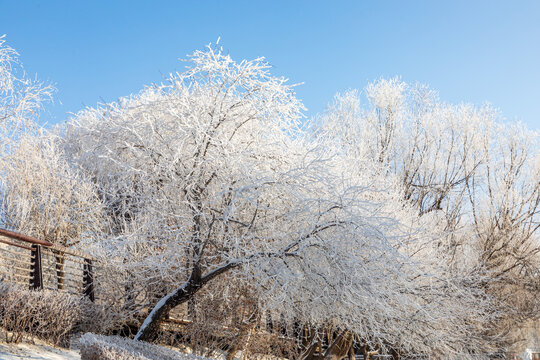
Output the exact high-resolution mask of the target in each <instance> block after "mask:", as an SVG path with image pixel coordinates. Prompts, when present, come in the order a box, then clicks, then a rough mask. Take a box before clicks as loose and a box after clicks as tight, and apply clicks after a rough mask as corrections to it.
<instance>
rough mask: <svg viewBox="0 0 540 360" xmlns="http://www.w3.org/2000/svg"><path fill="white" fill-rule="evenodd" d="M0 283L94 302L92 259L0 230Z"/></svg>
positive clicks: (28, 237)
mask: <svg viewBox="0 0 540 360" xmlns="http://www.w3.org/2000/svg"><path fill="white" fill-rule="evenodd" d="M0 280H3V281H6V282H11V283H16V284H19V285H22V286H28V287H29V288H30V289H50V290H60V291H65V292H67V293H70V294H73V295H82V294H84V295H86V296H87V297H88V298H89V299H90V300H92V301H94V297H95V294H94V265H93V259H92V258H91V257H89V256H87V255H85V254H82V253H80V252H78V251H75V250H73V249H69V248H66V247H63V246H58V245H55V244H52V243H50V242H47V241H43V240H39V239H36V238H33V237H30V236H26V235H23V234H19V233H16V232H13V231H9V230H5V229H0Z"/></svg>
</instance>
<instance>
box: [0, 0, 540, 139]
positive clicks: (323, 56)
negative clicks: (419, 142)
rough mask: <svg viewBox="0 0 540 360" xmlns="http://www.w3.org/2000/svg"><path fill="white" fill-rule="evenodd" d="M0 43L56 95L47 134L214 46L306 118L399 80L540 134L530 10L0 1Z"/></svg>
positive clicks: (535, 25) (539, 12) (481, 4)
mask: <svg viewBox="0 0 540 360" xmlns="http://www.w3.org/2000/svg"><path fill="white" fill-rule="evenodd" d="M0 34H7V40H8V43H9V44H10V45H11V46H12V47H14V48H15V49H17V50H18V51H19V52H20V54H21V59H22V62H23V63H24V65H25V68H26V70H27V72H29V73H30V74H37V76H38V77H39V78H40V79H43V80H46V81H49V82H52V83H55V84H56V87H57V89H58V92H57V94H56V100H55V104H53V105H50V106H48V108H47V112H46V113H45V114H44V116H43V119H44V120H45V121H47V122H48V123H56V122H60V121H62V120H64V119H65V118H66V113H67V112H76V111H77V110H79V109H81V108H82V107H84V106H94V105H95V104H96V103H97V102H101V101H113V100H116V99H117V98H118V97H120V96H125V95H128V94H130V93H132V92H137V91H138V90H140V89H141V88H142V87H143V86H144V85H147V84H150V83H153V82H160V81H161V80H162V78H163V76H164V75H166V74H168V73H169V72H171V71H175V70H182V68H183V64H182V63H181V62H179V61H177V59H178V58H182V57H185V55H186V54H189V53H191V52H193V50H195V49H199V48H202V47H203V46H204V45H206V44H208V43H210V42H214V41H215V40H216V39H217V38H218V36H220V37H221V39H222V44H223V46H224V48H225V49H227V50H228V51H229V52H230V54H231V55H232V57H233V58H235V59H237V60H240V59H243V58H248V59H251V58H254V57H258V56H265V57H266V58H267V59H268V61H269V62H270V63H271V64H272V65H273V66H274V67H275V68H274V70H273V73H274V74H276V75H283V76H286V77H288V78H290V79H291V81H292V82H303V83H304V85H302V86H300V87H299V88H297V94H298V96H299V97H300V98H301V99H303V101H304V103H305V105H306V106H307V107H308V113H307V115H308V116H311V115H314V114H316V113H318V112H320V111H322V110H323V109H324V108H325V106H326V104H328V102H330V101H331V100H332V97H333V95H334V94H335V93H336V92H338V91H344V90H347V89H350V88H363V87H364V86H365V85H366V84H367V83H368V82H370V81H372V80H374V79H377V78H379V77H391V76H395V75H400V76H401V77H402V78H403V79H404V80H405V81H408V82H416V81H418V82H422V83H427V84H429V85H430V86H431V87H433V88H434V89H437V90H438V91H439V92H440V95H441V98H442V99H443V100H446V101H449V102H473V103H476V104H480V103H483V102H485V101H488V102H490V103H492V104H494V105H495V106H496V107H498V108H500V109H501V110H502V112H503V114H504V115H505V116H506V117H507V118H508V119H511V120H512V119H516V118H517V119H520V120H522V121H524V122H525V123H527V124H528V125H529V126H530V127H531V128H534V129H537V130H540V1H534V0H531V1H510V0H508V1H494V0H492V1H487V0H485V1H481V0H479V1H461V0H458V1H456V0H453V1H384V0H381V1H376V0H371V1H338V0H335V1H314V0H312V1H293V0H288V1H277V0H273V1H256V0H250V1H233V0H228V1H215V0H213V1H212V0H199V1H195V0H193V1H189V2H188V1H158V0H154V1H136V0H131V1H96V0H93V1H76V0H70V1H53V0H48V1H17V0H11V1H10V0H0Z"/></svg>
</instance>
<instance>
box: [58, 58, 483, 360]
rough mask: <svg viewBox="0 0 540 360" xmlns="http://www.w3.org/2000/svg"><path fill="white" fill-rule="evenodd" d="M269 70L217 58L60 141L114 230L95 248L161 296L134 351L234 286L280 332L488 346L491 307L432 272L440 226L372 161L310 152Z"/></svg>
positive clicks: (380, 145)
mask: <svg viewBox="0 0 540 360" xmlns="http://www.w3.org/2000/svg"><path fill="white" fill-rule="evenodd" d="M268 68H269V67H268V65H267V64H266V63H265V62H264V60H263V59H256V60H253V61H242V62H239V63H237V62H235V61H233V60H232V59H231V58H230V57H229V56H228V55H224V54H223V53H222V52H221V51H220V50H219V49H215V48H212V47H209V48H208V49H207V50H206V51H197V52H195V53H194V55H193V56H192V57H191V58H190V67H189V68H188V70H187V71H186V72H184V73H182V74H174V75H171V77H170V78H169V81H168V82H167V83H166V84H164V85H157V86H152V87H149V88H147V89H145V90H144V91H142V92H141V93H140V94H137V95H134V96H132V97H130V98H126V99H122V100H120V101H119V102H117V103H112V104H108V105H106V106H103V107H101V108H98V109H88V110H86V111H83V112H81V113H79V114H77V116H76V117H75V118H74V119H73V120H72V121H71V122H70V124H68V126H67V128H66V132H65V148H66V151H67V152H68V153H69V154H70V157H71V158H72V159H73V161H74V162H76V163H77V164H79V166H80V167H81V168H82V169H84V172H85V174H86V176H88V177H89V178H91V179H93V181H94V182H95V184H96V186H97V188H98V192H99V196H100V198H101V199H103V201H104V202H105V204H106V207H107V211H108V213H109V215H110V217H111V218H113V222H114V232H115V234H116V236H115V237H114V238H113V237H111V238H110V239H109V241H105V242H100V243H99V244H98V246H99V247H100V248H101V251H104V252H105V253H107V254H108V256H107V259H108V261H110V262H114V263H115V264H117V266H118V267H119V268H122V269H125V272H126V273H129V274H132V277H131V280H130V281H131V283H130V284H129V285H128V286H127V287H126V288H127V289H133V290H136V288H138V287H141V286H146V287H151V288H153V289H159V292H158V294H157V295H158V296H157V297H158V298H157V299H154V300H153V301H152V302H151V305H152V306H153V310H151V311H150V312H149V315H148V317H147V319H146V320H145V321H144V323H143V325H142V326H141V328H140V330H139V332H138V334H137V336H136V338H137V339H139V340H150V339H152V338H153V337H154V336H155V334H156V331H157V329H158V327H159V324H160V322H161V320H162V319H164V318H165V317H166V316H167V315H168V314H169V312H170V311H171V309H173V308H174V307H176V306H178V305H180V304H183V303H185V302H187V301H190V300H192V299H193V298H194V295H195V294H196V293H197V292H198V291H199V290H200V289H202V288H203V287H206V288H208V287H211V284H212V281H217V280H219V279H220V278H221V279H222V278H227V277H238V278H240V279H242V280H243V281H248V283H249V284H250V288H251V289H253V291H254V293H255V294H257V297H258V299H259V301H260V304H259V306H260V307H261V308H263V309H266V310H268V311H275V312H279V313H280V316H281V317H282V318H283V319H284V321H288V322H301V323H303V324H307V326H310V327H312V328H314V329H318V328H323V327H326V326H328V325H329V324H331V325H332V326H333V327H334V328H336V329H339V330H340V331H348V332H350V333H353V334H354V335H355V336H357V337H358V338H359V339H361V340H362V341H364V342H365V343H366V344H369V345H371V346H372V347H376V346H379V347H381V348H386V349H388V348H393V349H394V350H395V351H405V352H409V353H410V352H418V353H430V354H445V355H448V356H452V355H456V356H457V354H458V353H460V352H467V351H470V350H471V349H475V348H478V347H479V346H480V345H481V342H480V341H481V339H480V338H479V337H478V336H477V333H478V332H476V331H475V329H476V328H477V327H478V326H481V324H483V323H485V321H487V318H486V316H487V314H488V312H486V311H485V309H488V308H489V306H490V305H489V299H488V298H487V297H486V296H485V294H484V292H483V290H482V289H481V288H479V287H477V286H476V284H477V282H472V280H473V279H472V278H464V277H454V278H453V277H451V276H449V275H448V273H445V272H444V271H443V270H444V269H441V267H440V266H438V265H437V263H438V262H437V261H435V259H433V257H432V256H431V255H432V252H431V248H432V247H430V246H431V245H430V244H432V243H433V242H435V241H436V239H438V238H439V237H440V234H439V232H438V230H435V231H433V230H431V228H432V227H434V226H433V223H432V222H431V220H430V219H429V218H428V217H419V216H418V212H417V210H415V209H414V208H411V207H410V205H408V204H407V203H406V202H404V201H403V196H402V191H401V188H400V187H399V186H396V182H395V181H393V179H391V178H390V179H389V178H387V176H386V175H387V174H386V173H385V172H384V171H381V168H380V166H373V164H372V163H371V161H370V160H369V158H368V155H362V159H365V160H366V161H360V162H358V163H351V161H350V158H348V157H344V156H342V154H341V152H340V151H336V150H335V146H332V147H329V146H328V144H327V143H325V142H324V141H317V142H316V143H313V142H311V141H308V140H307V139H308V138H309V137H308V136H307V135H306V134H305V133H304V132H303V131H302V130H301V129H300V127H299V122H300V119H301V111H302V105H301V103H300V102H299V101H298V100H297V99H296V97H295V96H294V92H293V88H292V87H291V86H289V85H287V84H286V81H285V79H282V78H276V77H273V76H271V75H270V74H269V69H268ZM398 105H399V104H397V105H396V106H398ZM399 106H401V105H399ZM394 114H396V115H399V113H398V112H396V111H395V110H393V109H391V108H388V109H385V110H384V112H382V111H381V112H380V114H379V113H375V114H374V116H375V118H374V120H373V121H374V122H376V124H378V125H377V126H379V128H380V129H384V131H385V134H386V135H384V136H382V137H378V138H377V145H376V146H375V145H374V147H372V148H370V149H369V151H368V152H369V154H375V159H376V162H377V163H386V162H387V161H388V159H389V158H390V155H391V154H392V152H393V151H394V150H393V147H394V143H393V137H392V136H393V135H392V134H394V133H395V124H394V122H393V121H394ZM384 116H387V117H389V118H391V119H390V120H388V121H387V120H384V119H383V117H384ZM379 118H380V119H381V120H378V119H379ZM377 121H378V122H377ZM419 254H423V256H420V255H419ZM467 280H470V283H466V281H467ZM466 285H468V287H466ZM138 294H139V295H134V298H135V297H136V298H140V297H141V296H140V293H138ZM153 295H154V296H156V293H155V292H154V294H153ZM472 318H474V319H475V320H471V319H472ZM315 340H316V339H314V341H315ZM311 346H312V344H307V353H306V354H304V355H305V356H308V355H309V351H310V350H309V349H312V348H313V347H311ZM329 356H330V355H329Z"/></svg>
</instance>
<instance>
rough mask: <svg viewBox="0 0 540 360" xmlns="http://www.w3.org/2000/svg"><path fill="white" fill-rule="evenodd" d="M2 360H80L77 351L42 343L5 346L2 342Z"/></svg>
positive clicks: (0, 352) (0, 349) (0, 347)
mask: <svg viewBox="0 0 540 360" xmlns="http://www.w3.org/2000/svg"><path fill="white" fill-rule="evenodd" d="M0 359H2V360H80V359H81V356H80V355H79V353H78V352H77V351H76V350H68V349H61V348H57V347H54V346H51V345H48V344H45V343H42V342H40V341H37V340H36V341H35V344H29V343H21V344H5V343H1V342H0Z"/></svg>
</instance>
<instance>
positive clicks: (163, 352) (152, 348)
mask: <svg viewBox="0 0 540 360" xmlns="http://www.w3.org/2000/svg"><path fill="white" fill-rule="evenodd" d="M80 344H81V348H80V352H81V360H116V359H123V360H153V359H155V360H198V359H199V360H203V359H205V358H203V357H199V356H195V355H188V354H181V353H179V352H177V351H174V350H171V349H168V348H166V347H163V346H158V345H152V344H149V343H146V342H140V341H135V340H130V339H126V338H121V337H118V336H101V335H95V334H90V333H87V334H84V335H83V336H82V337H81V339H80Z"/></svg>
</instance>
